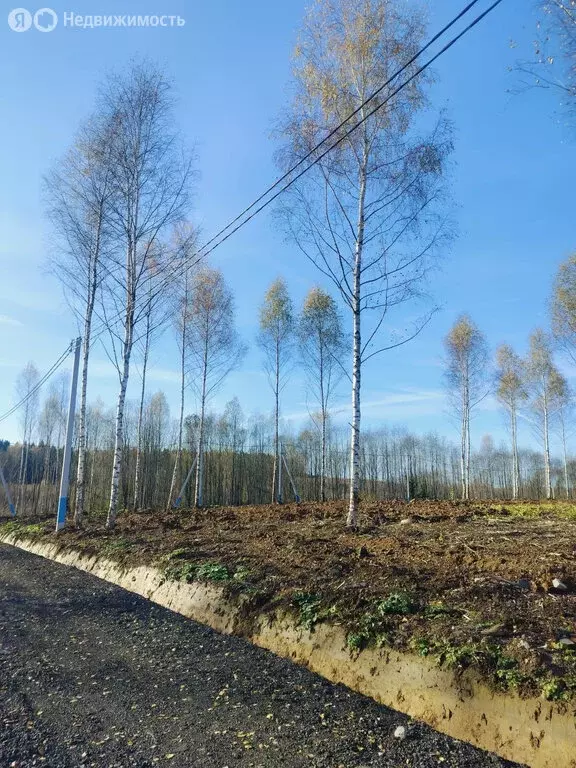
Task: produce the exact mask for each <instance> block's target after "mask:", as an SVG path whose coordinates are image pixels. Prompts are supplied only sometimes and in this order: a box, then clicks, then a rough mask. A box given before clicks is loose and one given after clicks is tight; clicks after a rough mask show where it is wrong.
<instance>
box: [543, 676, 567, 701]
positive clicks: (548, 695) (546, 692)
mask: <svg viewBox="0 0 576 768" xmlns="http://www.w3.org/2000/svg"><path fill="white" fill-rule="evenodd" d="M542 696H544V698H545V699H547V700H548V701H565V700H566V699H568V697H569V691H568V690H567V688H566V683H565V682H564V680H548V682H546V683H544V685H543V686H542Z"/></svg>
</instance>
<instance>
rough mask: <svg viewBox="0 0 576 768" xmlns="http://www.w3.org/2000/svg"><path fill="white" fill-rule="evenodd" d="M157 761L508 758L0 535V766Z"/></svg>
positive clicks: (225, 767)
mask: <svg viewBox="0 0 576 768" xmlns="http://www.w3.org/2000/svg"><path fill="white" fill-rule="evenodd" d="M399 725H404V726H406V727H407V736H406V738H405V739H403V740H399V739H397V738H395V737H394V730H395V729H396V727H397V726H399ZM157 765H159V766H163V765H166V766H170V767H171V768H183V767H184V766H187V767H188V766H191V767H194V768H271V767H272V766H275V767H276V766H282V767H285V768H300V766H308V767H309V768H353V767H354V768H361V767H364V768H368V766H379V767H381V768H392V767H394V768H401V767H403V766H414V768H430V766H439V765H440V766H443V768H448V767H452V766H459V767H461V768H480V767H482V768H488V766H490V767H491V768H495V767H496V766H498V767H499V768H503V766H512V765H513V764H512V763H507V762H506V761H504V760H501V759H499V758H497V757H495V756H493V755H490V754H488V753H486V752H481V751H480V750H477V749H474V748H473V747H471V746H469V745H467V744H464V743H461V742H458V741H455V740H453V739H450V738H448V737H446V736H442V735H441V734H438V733H436V732H435V731H433V730H431V729H430V728H428V727H425V726H423V725H421V724H417V723H414V724H411V723H410V721H409V720H408V719H407V718H406V717H404V716H403V715H400V714H398V713H396V712H394V711H392V710H390V709H387V708H386V707H382V706H379V705H377V704H376V703H374V702H373V701H371V700H370V699H367V698H364V697H363V696H360V695H358V694H354V693H352V692H350V691H349V690H347V689H346V688H344V687H342V686H338V685H332V684H330V683H328V682H326V681H325V680H323V679H322V678H320V677H318V676H317V675H314V674H312V673H310V672H308V671H307V670H305V669H302V668H300V667H297V666H295V665H293V664H291V663H290V662H287V661H285V660H283V659H279V658H276V657H275V656H273V655H272V654H271V653H268V652H266V651H263V650H260V649H258V648H255V647H253V646H251V645H250V644H249V643H247V642H245V641H243V640H241V639H238V638H233V637H225V636H222V635H218V634H216V633H215V632H213V631H212V630H210V629H208V628H206V627H204V626H202V625H199V624H196V623H195V622H193V621H189V620H187V619H184V618H183V617H181V616H178V615H176V614H173V613H171V612H170V611H167V610H165V609H163V608H160V607H158V606H155V605H153V604H151V603H149V602H147V601H146V600H144V599H142V598H140V597H137V596H135V595H132V594H130V593H129V592H125V591H124V590H122V589H119V588H117V587H113V586H111V585H109V584H106V583H105V582H102V581H99V580H98V579H96V578H94V577H92V576H89V575H87V574H85V573H82V572H81V571H77V570H75V569H73V568H68V567H66V566H62V565H57V564H55V563H50V562H48V561H46V560H43V559H41V558H39V557H36V556H34V555H29V554H27V553H24V552H22V551H20V550H17V549H14V548H12V547H7V546H4V545H0V768H29V766H48V768H89V766H98V767H99V768H100V767H101V768H129V767H130V766H138V768H150V767H151V766H157Z"/></svg>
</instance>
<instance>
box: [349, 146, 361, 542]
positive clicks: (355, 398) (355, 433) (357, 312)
mask: <svg viewBox="0 0 576 768" xmlns="http://www.w3.org/2000/svg"><path fill="white" fill-rule="evenodd" d="M365 199H366V161H365V162H364V164H363V166H362V167H361V169H360V196H359V199H358V229H357V237H356V248H355V253H354V283H353V289H352V290H353V296H352V332H353V338H354V341H353V347H352V424H351V434H350V496H349V504H348V517H347V519H346V525H347V526H348V527H349V528H355V527H356V526H357V524H358V502H359V497H360V485H359V484H360V417H361V412H360V384H361V369H362V334H361V319H362V317H361V306H360V300H361V289H362V286H361V276H362V254H363V249H364V224H365V214H364V204H365Z"/></svg>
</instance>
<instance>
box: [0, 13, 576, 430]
mask: <svg viewBox="0 0 576 768" xmlns="http://www.w3.org/2000/svg"><path fill="white" fill-rule="evenodd" d="M462 4H463V3H462V0H458V1H456V0H440V1H439V2H437V3H434V6H433V8H432V9H431V11H430V29H431V30H434V31H435V30H436V29H437V28H439V27H440V26H441V25H443V23H444V22H445V21H447V20H448V19H449V18H451V17H452V16H453V15H454V14H455V13H456V12H457V11H459V10H460V7H461V5H462ZM485 5H487V3H486V4H485ZM305 6H306V3H305V1H304V0H286V1H285V2H281V3H280V2H278V3H271V2H269V0H268V1H267V2H264V0H247V2H245V3H238V2H237V1H236V0H211V2H210V3H190V2H183V0H168V2H166V1H165V0H163V2H162V3H160V2H159V0H155V2H154V1H152V0H139V2H138V3H136V2H134V0H125V1H124V2H122V3H118V2H117V0H115V2H110V0H93V2H90V3H87V2H85V1H84V2H82V3H80V2H79V3H78V4H77V5H74V4H65V5H64V4H62V3H60V2H52V6H51V7H52V8H54V10H55V11H56V12H57V13H58V14H59V15H60V18H61V19H62V14H63V12H64V11H67V12H68V11H74V12H75V13H80V14H83V15H86V14H99V15H106V14H119V13H122V14H124V13H126V14H132V13H138V14H141V15H144V14H161V13H165V14H173V15H180V16H181V17H183V18H185V19H186V25H185V26H184V27H180V28H165V29H161V28H150V29H142V28H112V29H71V28H64V27H63V25H62V23H60V24H59V26H58V27H57V28H56V29H55V30H54V31H53V32H50V33H49V34H42V33H40V32H38V31H36V30H34V29H31V30H30V31H28V32H26V33H22V34H16V33H14V32H12V31H11V30H10V29H9V27H8V25H7V24H6V16H7V14H8V12H9V11H10V10H11V9H12V7H13V5H12V3H10V4H4V8H5V13H3V14H2V18H0V114H1V116H2V117H1V122H0V232H1V237H0V344H1V346H0V376H1V379H0V380H1V382H2V383H1V386H0V413H3V412H4V411H5V410H7V409H8V408H9V407H10V406H11V405H12V404H13V402H14V397H15V395H14V382H15V379H16V376H17V374H18V372H19V370H21V369H22V367H23V366H24V365H25V364H26V362H27V361H28V360H33V361H34V362H35V363H36V364H37V366H38V367H39V368H40V370H45V369H47V368H48V367H49V366H50V365H51V363H52V362H53V361H54V360H55V359H56V358H57V357H58V355H59V354H60V352H61V351H62V350H63V349H64V348H65V346H66V345H67V344H68V342H69V340H70V339H71V338H72V337H73V336H75V335H76V327H75V323H74V319H73V317H72V315H71V313H70V311H69V309H68V308H67V306H66V303H65V301H64V299H63V297H62V294H61V292H60V288H59V286H58V284H57V283H56V281H55V280H54V279H53V278H52V277H51V276H50V275H49V274H48V273H47V270H46V260H47V233H48V229H47V224H46V221H45V219H44V217H43V210H42V204H41V200H40V182H41V176H42V174H43V173H44V172H45V171H46V170H48V168H49V167H50V165H51V164H52V162H53V161H55V160H56V159H57V158H58V157H59V156H60V155H61V154H62V153H63V152H64V151H65V150H66V148H67V146H68V145H69V143H70V141H71V139H72V137H73V135H74V132H75V130H76V128H77V126H78V124H79V122H80V121H81V120H82V119H83V118H84V117H85V116H86V114H87V113H89V112H90V110H91V108H92V104H93V98H94V94H95V90H96V87H97V84H98V82H99V81H100V80H101V78H102V75H103V74H104V73H105V72H106V71H107V70H108V69H110V68H112V69H114V68H119V67H122V66H123V65H124V64H125V63H126V62H127V61H128V60H129V59H130V58H131V57H132V56H134V55H136V54H140V55H142V54H145V55H147V56H149V57H152V58H155V59H157V60H158V61H159V62H160V63H162V64H164V65H165V67H166V68H167V70H168V71H169V73H170V74H171V75H172V76H173V78H174V82H175V86H176V92H177V95H178V98H179V102H178V108H177V118H178V122H179V125H180V127H181V129H182V131H183V133H184V136H185V139H186V141H187V142H188V143H189V144H190V145H194V146H195V147H196V153H197V157H198V168H199V171H200V174H201V176H200V180H199V182H198V185H197V192H196V200H195V211H194V213H193V215H194V218H195V220H196V221H197V222H199V223H200V224H201V227H202V230H203V232H204V234H205V235H206V238H208V237H209V236H210V235H211V234H212V233H213V232H214V231H215V230H217V229H219V228H220V227H221V226H222V225H223V224H224V223H225V222H227V221H228V220H230V219H231V218H232V217H233V216H235V215H236V214H237V213H238V212H239V210H241V209H242V208H243V207H244V206H245V204H246V203H247V202H249V201H250V200H252V199H253V198H254V197H256V196H257V195H258V194H259V193H260V192H261V191H262V189H263V188H264V187H266V186H267V185H268V184H269V183H270V181H271V180H272V179H274V178H275V177H276V172H275V168H274V164H273V151H274V144H273V142H272V141H271V139H270V133H271V129H272V126H273V123H274V120H275V118H276V117H277V116H278V114H279V112H280V110H281V108H282V106H283V104H284V102H285V99H286V89H287V83H288V80H289V75H290V54H291V50H292V48H293V46H294V43H295V39H296V34H297V30H298V26H299V24H300V22H301V19H302V16H303V13H304V8H305ZM30 10H32V11H35V10H36V8H30ZM535 27H536V17H535V15H534V14H533V13H531V11H530V4H529V3H526V0H504V2H503V4H502V5H501V6H500V7H499V8H498V9H497V10H496V11H495V12H494V13H493V14H491V15H490V16H489V17H488V19H487V20H485V21H484V22H483V23H482V24H481V25H480V26H479V27H477V28H476V29H475V30H474V31H473V32H472V33H471V34H470V35H468V36H467V37H466V38H465V39H464V40H463V41H462V42H461V43H460V44H458V46H457V47H456V48H454V49H452V50H451V51H450V52H448V53H447V54H446V55H445V56H444V57H443V58H442V59H441V61H440V62H439V63H438V65H437V68H436V70H437V73H438V76H439V81H438V84H437V85H436V86H435V87H434V91H433V94H432V95H433V99H434V102H435V104H437V105H438V106H444V107H446V109H447V110H448V115H449V117H450V118H451V119H452V120H453V121H454V124H455V128H456V151H455V162H456V167H455V170H454V183H453V193H454V199H455V201H456V206H457V207H456V211H455V216H456V220H457V224H458V230H459V237H458V239H457V240H456V242H455V244H454V246H453V247H452V248H451V251H450V252H449V253H448V254H447V255H446V258H445V259H444V262H443V266H442V270H441V271H440V272H438V273H437V274H435V276H434V277H433V279H432V284H431V286H430V288H431V290H432V293H433V295H434V299H435V301H436V302H437V303H438V304H439V305H440V306H441V311H440V312H439V313H438V314H437V315H436V316H435V318H434V319H433V321H432V322H431V324H430V325H429V326H428V327H427V328H426V329H425V331H424V332H423V333H422V335H421V336H420V337H419V338H418V339H417V340H415V341H414V342H412V343H410V344H409V345H406V346H405V347H403V348H401V349H398V350H394V351H392V352H389V353H386V354H385V355H383V356H381V357H379V358H376V359H374V360H373V361H372V362H371V363H370V364H369V366H368V367H367V369H366V371H365V374H364V378H363V401H364V424H365V425H366V426H368V425H374V426H377V425H380V424H389V425H396V424H403V425H405V426H406V427H408V428H409V429H411V430H413V431H415V432H418V433H423V432H428V431H436V432H438V433H440V434H443V435H447V436H450V437H456V427H455V425H454V424H453V423H452V422H451V420H450V419H449V417H448V415H447V410H446V406H445V402H444V395H443V384H442V362H441V358H442V338H443V336H444V335H445V334H446V332H447V330H448V328H449V327H450V325H451V324H452V323H453V322H454V320H455V318H456V316H457V315H458V314H459V313H460V312H462V311H467V312H469V313H470V314H471V315H472V317H473V318H474V320H475V321H476V322H477V323H478V325H479V326H480V327H481V328H482V330H483V331H484V332H485V333H486V335H487V338H488V341H489V343H490V345H491V347H492V348H494V347H495V346H496V345H497V344H499V343H501V342H502V341H507V342H509V343H511V344H512V345H513V346H514V347H516V349H517V350H518V351H520V352H524V351H525V348H526V342H527V337H528V334H529V333H530V331H531V330H532V328H533V327H535V326H536V325H542V324H546V322H547V311H546V302H547V299H548V296H549V291H550V284H551V280H552V276H553V273H554V272H555V270H556V268H557V265H558V264H559V262H560V261H562V260H563V259H565V258H566V257H567V256H569V255H570V253H571V252H572V251H573V250H574V247H575V233H574V209H573V200H574V194H573V179H574V144H573V143H572V144H571V143H570V136H569V133H568V130H567V128H566V127H565V126H564V124H563V121H562V116H561V113H560V109H559V107H558V104H557V102H556V99H555V96H554V94H552V93H550V92H547V91H536V90H533V91H530V92H527V93H523V94H520V95H511V94H510V90H511V89H514V88H515V87H516V86H517V84H518V81H517V75H515V74H514V73H511V72H510V71H509V69H510V67H511V66H513V65H514V62H515V61H516V59H517V58H522V57H528V56H529V55H530V52H531V41H532V40H533V38H534V37H535ZM511 41H514V45H513V46H511ZM213 263H214V264H215V265H217V266H220V267H221V268H222V269H223V271H224V273H225V276H226V278H227V280H228V281H229V283H230V285H231V286H232V287H233V289H234V292H235V294H236V297H237V316H238V324H239V328H240V331H241V333H242V335H243V337H244V338H245V339H246V341H247V342H248V343H249V344H250V347H251V348H250V353H249V355H248V357H247V358H246V361H245V363H244V365H243V367H242V369H241V370H240V371H238V372H237V373H235V374H234V375H232V376H231V377H230V379H229V380H228V382H227V383H226V386H225V387H224V389H223V390H222V391H221V392H220V393H219V395H218V396H217V398H216V399H215V401H214V408H215V409H218V408H221V407H222V406H223V404H224V403H225V402H226V401H227V400H229V399H230V398H231V397H232V396H234V395H235V394H236V395H238V397H239V399H240V401H241V404H242V406H243V408H244V410H245V412H246V413H247V414H249V413H250V412H253V411H260V412H268V411H269V409H271V407H272V396H271V393H270V391H269V389H268V385H267V381H266V377H265V376H264V374H263V372H262V365H261V356H260V353H259V351H258V349H257V347H256V345H255V341H254V338H255V334H256V324H257V315H258V306H259V304H260V302H261V300H262V296H263V294H264V292H265V290H266V288H267V286H268V285H269V283H270V282H271V281H272V280H273V279H274V278H276V277H277V276H278V275H282V276H283V277H285V279H286V280H287V283H288V286H289V289H290V291H291V294H292V296H293V298H294V301H295V303H296V305H299V304H300V303H301V302H302V299H303V297H304V295H305V294H306V292H307V291H308V290H309V288H310V287H312V286H313V285H314V284H316V283H322V280H321V279H319V278H320V277H321V276H319V275H318V274H317V273H316V272H315V271H314V268H313V267H311V266H310V265H309V264H307V263H306V262H305V261H304V257H302V256H300V255H299V254H298V253H297V252H296V250H295V249H294V248H293V247H292V246H289V245H287V244H285V243H284V242H283V240H282V236H281V235H280V233H278V232H277V231H275V229H274V226H273V222H272V219H271V217H270V216H268V215H261V216H260V217H258V219H257V220H255V221H254V222H252V223H251V224H249V225H248V226H247V227H245V228H244V229H243V230H242V231H241V232H239V233H238V235H237V236H235V237H234V238H231V239H230V240H229V241H228V242H227V243H226V244H225V245H224V246H222V248H221V249H219V250H218V251H217V252H216V254H214V258H213ZM326 287H328V286H326ZM399 320H401V318H399ZM152 358H153V362H152V370H151V372H150V378H149V381H150V392H153V391H155V390H157V389H163V390H164V391H165V392H166V395H167V397H168V400H169V402H170V405H171V407H172V409H173V413H174V414H175V413H176V406H177V374H176V372H175V371H176V368H177V356H176V348H175V345H174V342H173V340H172V338H171V335H170V333H167V334H166V335H165V337H164V338H163V339H162V340H161V342H159V344H158V345H157V347H156V349H155V350H154V352H153V356H152ZM568 373H569V371H568ZM138 384H139V380H138V373H137V371H136V370H134V371H133V376H132V388H131V394H132V396H135V393H136V388H137V386H138ZM115 388H116V380H115V378H114V373H113V371H112V370H111V368H110V365H109V364H108V363H107V360H106V357H105V355H104V352H103V351H102V350H101V349H100V348H96V350H95V353H94V364H93V371H92V376H91V381H90V392H89V399H92V400H93V399H96V397H97V396H100V397H102V398H103V399H104V400H105V401H106V402H107V403H110V404H113V403H114V399H115ZM347 389H348V388H347V386H346V385H345V384H343V386H342V390H341V393H340V396H339V398H338V407H339V408H342V409H343V412H342V413H341V414H338V415H337V416H336V418H338V419H340V420H341V421H346V420H347V412H346V409H347V405H348V401H349V393H348V391H347ZM193 407H194V402H193V396H192V393H190V397H189V402H188V410H189V411H192V410H193ZM283 411H284V415H285V417H286V418H288V419H291V420H292V423H293V425H294V427H298V426H300V425H301V424H302V423H303V422H304V421H305V419H306V411H307V406H306V398H305V396H304V390H303V385H302V381H301V377H300V374H299V373H298V372H297V371H295V372H294V374H293V378H292V380H291V383H290V385H289V386H288V387H287V389H286V391H285V397H284V404H283ZM487 432H491V433H492V434H493V435H494V437H495V439H496V440H497V441H499V440H501V439H504V438H505V435H506V433H505V430H504V428H503V419H502V416H501V414H500V412H499V411H498V408H497V406H496V404H495V403H494V402H493V401H491V400H486V401H485V403H484V404H483V408H482V411H481V412H479V413H478V415H477V418H476V420H475V423H474V437H475V438H476V439H475V441H474V442H476V443H477V442H479V440H480V437H481V436H482V435H483V434H485V433H487ZM18 434H19V429H18V422H17V417H16V416H14V417H13V418H11V419H10V420H8V421H6V422H4V423H3V424H2V425H0V436H1V437H3V438H7V439H10V440H15V439H17V437H18ZM522 438H523V442H524V444H529V443H530V442H531V441H532V437H531V433H530V431H529V429H528V428H527V427H526V428H525V429H524V432H523V435H522Z"/></svg>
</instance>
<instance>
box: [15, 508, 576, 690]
mask: <svg viewBox="0 0 576 768" xmlns="http://www.w3.org/2000/svg"><path fill="white" fill-rule="evenodd" d="M344 519H345V505H344V503H337V502H336V503H329V504H314V503H305V504H300V505H298V506H297V505H294V504H286V505H283V506H281V507H279V506H259V507H239V508H212V509H205V510H180V511H178V512H171V513H155V512H151V511H147V512H144V513H140V514H125V515H121V516H120V517H119V519H118V525H117V529H116V531H115V532H114V533H112V534H111V533H110V532H107V531H106V530H105V529H104V527H103V524H102V521H91V522H89V523H88V524H87V526H86V530H85V531H81V532H80V531H74V530H68V531H66V532H64V533H63V534H61V535H60V538H61V541H62V543H63V544H73V545H74V546H77V547H82V548H83V549H85V550H87V551H94V552H96V551H101V552H102V553H105V554H106V555H107V556H108V557H112V558H116V559H121V560H125V561H126V562H129V563H135V562H156V563H157V562H158V561H159V560H161V559H162V565H163V567H167V568H168V571H167V573H168V575H169V576H170V577H172V578H183V579H186V578H188V579H192V578H198V577H200V578H202V577H205V578H218V579H222V583H224V584H227V585H228V587H229V589H230V591H231V592H235V591H236V592H240V591H244V592H245V593H248V594H250V595H251V596H252V600H253V603H254V606H255V608H256V607H257V609H258V611H262V610H266V609H267V608H274V607H277V606H278V605H279V604H283V605H287V606H291V608H292V609H293V610H294V611H295V612H297V613H298V612H299V613H300V616H301V620H302V622H303V623H304V624H306V625H308V626H313V624H314V623H315V622H316V621H319V620H324V619H326V618H329V619H330V620H332V621H338V622H341V623H343V624H344V625H345V626H346V627H347V628H348V630H349V641H350V647H351V649H352V650H354V651H358V650H360V649H361V648H362V647H363V646H364V645H366V644H370V643H380V644H389V645H393V646H396V647H410V648H412V649H413V650H415V651H416V652H418V653H421V654H422V655H434V656H436V657H437V658H438V661H439V663H445V664H449V665H452V666H455V667H456V668H463V667H465V666H468V665H473V666H476V667H478V668H479V669H481V670H483V671H484V673H485V674H486V675H487V677H489V678H490V679H491V680H492V682H494V683H495V684H496V685H499V686H501V687H515V688H516V687H517V688H519V689H520V690H521V691H522V692H526V693H536V692H542V691H543V690H544V688H543V686H545V685H548V683H549V681H550V678H560V679H561V683H560V685H559V686H556V685H553V686H552V688H546V692H547V695H549V697H550V698H568V697H571V696H572V695H574V694H576V506H569V505H566V504H560V503H558V504H550V505H544V506H543V507H539V506H538V505H537V504H535V503H534V504H527V503H519V504H511V503H501V504H500V503H498V504H496V503H495V502H493V503H492V504H487V503H484V504H483V503H457V502H432V501H419V502H412V503H410V504H408V505H407V504H405V503H403V502H378V503H373V504H364V505H363V507H362V514H361V524H360V528H359V530H358V531H357V532H351V531H348V530H346V528H345V526H344ZM0 522H1V521H0ZM51 526H52V521H50V529H51ZM47 530H48V525H47ZM181 550H184V551H183V552H182V551H181ZM174 552H176V553H177V554H176V555H174V554H173V555H172V557H171V558H170V557H169V555H170V553H174ZM201 564H209V566H210V567H209V568H208V569H207V571H206V569H205V571H204V572H202V571H200V573H199V574H198V573H196V569H197V566H198V565H201ZM211 566H219V568H218V567H216V568H211ZM222 566H225V569H222ZM203 574H204V576H203ZM234 575H236V578H234ZM554 579H558V580H559V581H560V582H561V583H562V584H561V586H560V587H559V588H555V587H554ZM564 587H565V588H564ZM571 643H573V644H571Z"/></svg>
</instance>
